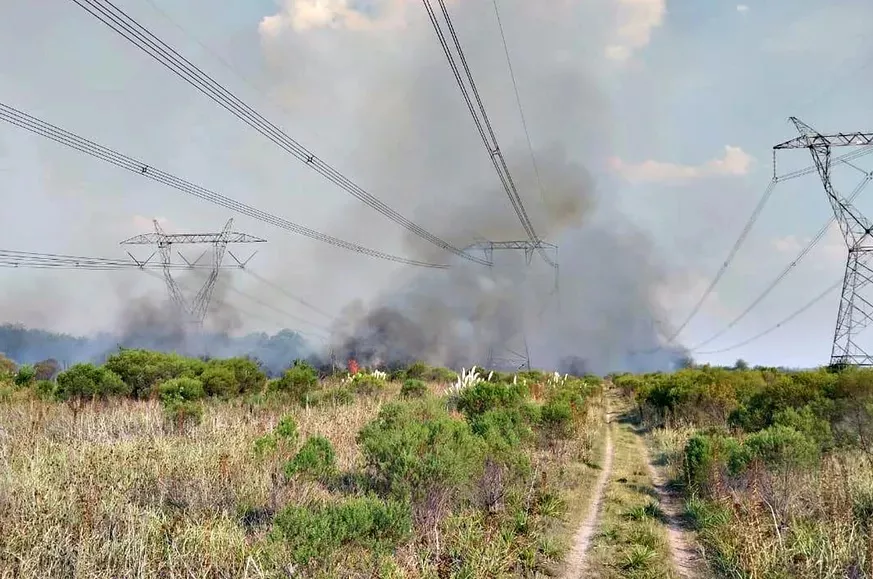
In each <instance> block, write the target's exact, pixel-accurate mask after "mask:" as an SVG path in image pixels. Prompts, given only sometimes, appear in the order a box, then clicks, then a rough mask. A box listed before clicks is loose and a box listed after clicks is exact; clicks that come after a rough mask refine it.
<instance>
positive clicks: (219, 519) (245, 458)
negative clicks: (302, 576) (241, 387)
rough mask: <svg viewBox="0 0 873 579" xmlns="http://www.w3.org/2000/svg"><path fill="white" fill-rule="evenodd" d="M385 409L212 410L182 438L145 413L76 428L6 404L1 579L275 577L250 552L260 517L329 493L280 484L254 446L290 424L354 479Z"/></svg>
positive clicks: (66, 420) (49, 409) (371, 405)
mask: <svg viewBox="0 0 873 579" xmlns="http://www.w3.org/2000/svg"><path fill="white" fill-rule="evenodd" d="M380 406H381V400H380V399H378V398H377V399H364V400H361V401H358V402H357V403H356V404H353V405H350V406H343V407H337V408H326V409H303V408H296V407H289V408H269V407H264V408H256V409H255V408H249V407H246V406H244V405H241V404H215V405H212V406H210V407H208V408H207V410H206V412H205V414H204V420H203V423H202V424H201V425H199V426H197V427H195V428H194V429H193V431H191V432H190V433H189V434H187V435H185V436H182V435H177V434H174V433H172V432H170V431H168V430H167V429H166V428H165V426H164V419H163V415H162V413H161V409H160V407H159V406H158V405H157V404H156V403H152V402H119V403H116V404H112V405H110V406H106V407H101V406H93V407H91V408H89V409H87V410H86V411H85V412H83V413H82V414H81V415H80V416H79V419H78V421H77V423H76V424H74V423H73V419H72V414H71V413H70V412H69V410H68V409H67V408H65V407H64V406H63V405H60V404H46V403H43V402H39V401H33V400H31V401H27V402H20V403H11V404H2V405H0V424H2V425H3V427H2V431H0V577H4V578H5V577H49V576H50V577H166V576H168V575H169V576H180V577H184V576H196V577H241V576H250V577H257V576H261V575H262V574H263V576H270V575H276V574H278V573H279V572H280V569H278V568H272V569H271V568H270V567H271V565H270V559H272V557H270V556H269V555H270V554H269V553H260V552H259V549H260V548H261V546H262V539H263V535H264V531H265V529H264V528H259V525H258V524H257V523H258V520H257V518H258V517H257V513H267V512H272V511H274V510H275V509H277V508H281V506H282V505H284V504H289V503H301V502H306V501H307V500H309V499H311V498H312V497H314V496H317V495H320V494H324V493H325V492H326V491H324V490H323V489H322V488H320V487H318V486H317V485H314V484H311V483H305V482H296V481H292V482H291V483H290V484H279V481H278V480H277V477H276V474H275V473H276V469H275V466H276V465H274V464H271V463H270V462H269V461H267V462H258V461H257V460H256V459H255V457H254V455H253V452H252V448H253V442H254V440H255V439H256V438H257V437H259V436H262V435H263V434H264V433H265V432H268V431H269V430H270V429H271V428H272V427H273V425H275V423H276V422H277V421H278V419H279V418H280V417H281V416H282V415H284V414H286V413H288V414H291V415H292V416H294V417H295V419H296V420H297V422H298V424H299V427H300V432H301V435H303V436H306V435H310V434H321V435H323V436H326V437H327V438H329V439H330V440H331V441H332V442H333V444H334V446H335V449H336V453H337V461H338V463H339V466H340V467H341V468H343V467H345V468H349V467H351V466H353V465H355V464H356V462H357V452H358V451H357V447H356V445H355V436H356V434H357V432H358V430H360V428H361V427H362V426H363V425H364V424H365V423H366V422H367V421H368V420H370V419H372V418H373V417H374V416H375V415H376V413H377V412H378V409H379V408H380Z"/></svg>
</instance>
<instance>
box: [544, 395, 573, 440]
mask: <svg viewBox="0 0 873 579" xmlns="http://www.w3.org/2000/svg"><path fill="white" fill-rule="evenodd" d="M573 418H574V417H573V408H572V406H571V405H570V402H569V401H567V400H550V401H548V402H547V403H546V404H544V405H543V409H542V414H541V418H540V424H541V425H542V427H543V430H544V431H545V432H546V434H547V436H549V437H550V438H557V439H568V438H570V437H572V436H573V433H574V430H575V425H574V421H573Z"/></svg>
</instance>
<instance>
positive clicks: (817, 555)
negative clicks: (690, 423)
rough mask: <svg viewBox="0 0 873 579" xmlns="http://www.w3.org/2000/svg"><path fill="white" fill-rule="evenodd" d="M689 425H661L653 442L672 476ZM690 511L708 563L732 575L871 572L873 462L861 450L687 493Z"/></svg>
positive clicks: (677, 473) (834, 577) (832, 577)
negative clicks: (709, 492) (700, 493)
mask: <svg viewBox="0 0 873 579" xmlns="http://www.w3.org/2000/svg"><path fill="white" fill-rule="evenodd" d="M691 434H693V429H688V428H681V429H670V428H666V429H658V430H655V431H653V432H652V436H651V441H652V445H653V446H654V448H655V450H656V453H657V456H660V457H661V458H662V460H663V464H664V465H665V466H666V468H667V469H668V472H669V473H670V476H671V477H672V478H676V479H678V478H681V467H682V456H683V454H682V451H683V448H684V446H685V443H686V442H687V440H688V438H689V437H690V436H691ZM686 509H687V512H688V514H689V516H690V517H691V518H692V519H693V520H694V522H695V523H696V525H697V527H698V535H699V539H700V540H701V542H702V543H703V544H704V545H705V547H706V548H707V552H708V554H709V557H710V559H711V562H712V564H713V566H714V567H715V568H716V569H717V570H718V571H719V572H720V574H722V575H725V576H731V577H738V576H742V577H749V578H759V577H760V578H770V577H776V578H778V577H786V578H787V577H791V578H803V579H805V578H810V579H812V578H828V579H838V578H846V577H848V578H853V579H854V578H862V577H873V466H871V464H870V462H869V461H868V460H867V459H866V457H864V456H862V455H861V454H860V453H853V452H839V453H835V454H832V455H829V456H826V457H825V458H824V459H823V460H822V462H821V464H820V466H819V468H816V469H808V470H799V469H792V470H777V471H767V470H764V469H760V468H759V469H754V470H753V471H752V472H750V473H748V474H746V475H744V476H743V477H740V478H739V479H735V480H728V479H725V480H724V481H722V483H721V484H719V485H717V486H716V488H715V489H714V491H713V496H710V497H707V499H706V500H703V499H701V498H699V497H690V498H689V499H688V501H687V503H686Z"/></svg>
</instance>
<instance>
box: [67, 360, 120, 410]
mask: <svg viewBox="0 0 873 579" xmlns="http://www.w3.org/2000/svg"><path fill="white" fill-rule="evenodd" d="M129 392H130V388H129V387H128V386H127V385H126V384H125V383H124V382H123V381H122V380H121V378H120V377H119V376H118V374H116V373H115V372H112V371H111V370H109V369H107V368H106V367H97V366H94V365H93V364H75V365H73V366H71V367H70V368H69V369H68V370H65V371H63V372H61V373H60V374H58V384H57V388H55V395H56V396H57V398H58V399H60V400H68V401H73V400H96V399H106V398H108V397H110V396H119V395H124V394H128V393H129Z"/></svg>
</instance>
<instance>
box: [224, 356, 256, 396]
mask: <svg viewBox="0 0 873 579" xmlns="http://www.w3.org/2000/svg"><path fill="white" fill-rule="evenodd" d="M219 365H220V366H221V367H222V368H226V369H228V370H230V371H231V372H232V373H233V377H234V385H235V390H234V392H233V395H234V396H239V395H241V394H247V393H249V392H258V391H260V390H262V389H263V387H264V384H265V383H266V381H267V375H266V374H264V372H263V371H262V370H261V368H260V366H259V365H258V363H257V362H256V361H255V360H251V359H249V358H228V359H227V360H221V361H220V362H219Z"/></svg>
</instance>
